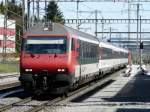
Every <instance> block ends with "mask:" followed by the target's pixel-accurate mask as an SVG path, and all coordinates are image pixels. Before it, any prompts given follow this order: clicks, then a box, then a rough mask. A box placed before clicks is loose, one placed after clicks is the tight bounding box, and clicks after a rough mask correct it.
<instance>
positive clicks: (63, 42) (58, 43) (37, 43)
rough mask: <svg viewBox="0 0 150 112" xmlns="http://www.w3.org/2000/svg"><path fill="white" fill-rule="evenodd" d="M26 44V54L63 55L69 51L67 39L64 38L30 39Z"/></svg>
mask: <svg viewBox="0 0 150 112" xmlns="http://www.w3.org/2000/svg"><path fill="white" fill-rule="evenodd" d="M24 43H25V45H24V49H25V51H26V53H33V54H63V53H65V52H66V50H67V38H66V37H63V36H57V37H54V36H53V37H51V36H50V37H47V36H46V37H41V36H40V37H28V38H27V39H26V41H24Z"/></svg>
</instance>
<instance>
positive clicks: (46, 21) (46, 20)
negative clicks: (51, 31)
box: [45, 0, 47, 22]
mask: <svg viewBox="0 0 150 112" xmlns="http://www.w3.org/2000/svg"><path fill="white" fill-rule="evenodd" d="M45 22H47V1H46V0H45Z"/></svg>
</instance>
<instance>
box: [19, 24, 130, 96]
mask: <svg viewBox="0 0 150 112" xmlns="http://www.w3.org/2000/svg"><path fill="white" fill-rule="evenodd" d="M127 54H128V51H127V50H123V49H121V48H117V47H114V46H113V45H109V44H107V43H104V42H102V43H100V42H99V40H98V39H97V38H96V37H95V36H92V35H89V34H87V33H84V32H81V31H78V30H75V29H73V28H70V27H67V26H63V25H61V24H58V23H52V24H42V23H38V24H37V25H35V26H34V27H32V28H30V29H29V30H28V31H27V32H26V33H25V34H24V36H23V41H22V50H21V56H20V78H19V79H20V81H21V84H22V86H23V87H24V89H25V90H27V91H28V92H34V93H36V92H39V91H40V92H50V93H54V94H62V93H64V92H67V91H68V90H69V89H70V88H75V87H77V86H78V85H80V84H83V83H86V82H88V81H91V80H93V79H96V78H98V77H101V76H102V74H105V72H106V71H107V72H108V71H111V70H114V69H118V68H119V67H121V66H125V65H126V64H127V62H128V55H127ZM116 56H117V57H116ZM118 60H119V61H118ZM121 60H122V61H121ZM115 62H117V63H115Z"/></svg>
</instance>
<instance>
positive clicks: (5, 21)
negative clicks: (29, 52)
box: [3, 0, 8, 63]
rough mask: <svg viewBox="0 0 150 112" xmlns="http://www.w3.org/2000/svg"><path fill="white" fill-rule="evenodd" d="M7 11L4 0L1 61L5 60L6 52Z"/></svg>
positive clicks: (6, 0) (6, 1) (6, 2)
mask: <svg viewBox="0 0 150 112" xmlns="http://www.w3.org/2000/svg"><path fill="white" fill-rule="evenodd" d="M7 11H8V0H5V14H4V32H3V63H5V62H6V58H7V57H6V53H7V51H6V50H7V45H6V42H7V19H8V17H7Z"/></svg>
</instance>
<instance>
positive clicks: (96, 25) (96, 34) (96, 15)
mask: <svg viewBox="0 0 150 112" xmlns="http://www.w3.org/2000/svg"><path fill="white" fill-rule="evenodd" d="M95 20H96V22H95V36H96V37H97V10H95Z"/></svg>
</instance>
